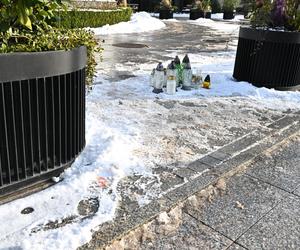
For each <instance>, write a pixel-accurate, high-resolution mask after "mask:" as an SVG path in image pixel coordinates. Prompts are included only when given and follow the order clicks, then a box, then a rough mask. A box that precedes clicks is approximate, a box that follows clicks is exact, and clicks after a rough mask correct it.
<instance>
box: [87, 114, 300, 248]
mask: <svg viewBox="0 0 300 250" xmlns="http://www.w3.org/2000/svg"><path fill="white" fill-rule="evenodd" d="M268 127H269V128H271V130H270V131H264V130H263V131H261V130H256V131H253V132H252V133H250V134H248V135H246V136H243V137H242V138H241V139H239V140H237V141H235V142H233V143H231V144H228V145H226V146H224V147H222V148H220V149H219V150H217V151H216V152H213V153H211V154H209V155H207V156H205V157H203V158H201V159H199V160H197V161H195V162H193V163H191V164H190V165H189V166H188V167H187V168H183V169H180V171H178V170H176V169H175V170H173V171H171V173H172V174H173V175H176V177H177V178H183V177H185V178H187V180H188V181H187V182H185V183H181V184H178V183H172V176H169V177H168V178H167V179H166V180H165V183H164V184H166V185H167V186H168V188H169V189H168V191H167V192H165V193H163V194H162V196H160V198H158V199H155V200H154V201H152V202H150V203H149V204H148V205H146V206H145V207H143V208H141V207H139V206H138V205H137V204H134V200H131V199H130V198H129V197H126V199H125V200H124V202H123V203H122V205H121V206H120V208H119V210H118V215H117V217H116V219H115V220H114V221H113V222H109V223H106V224H104V225H103V226H101V227H100V229H99V231H97V232H95V234H94V236H93V240H92V241H91V242H90V243H89V244H87V245H85V246H84V247H82V248H81V249H95V248H104V247H107V249H227V248H229V249H243V248H246V249H297V248H299V246H300V242H299V237H300V230H299V222H300V221H299V218H300V217H299V212H300V209H299V203H300V197H299V187H300V171H299V168H300V158H299V156H300V134H299V128H300V115H299V114H295V115H293V114H290V115H287V116H285V117H283V118H281V119H279V120H277V121H275V122H274V123H272V124H270V125H269V126H268ZM204 170H206V171H204ZM197 173H198V174H197ZM199 174H200V175H199ZM131 184H133V183H131ZM130 188H133V186H130Z"/></svg>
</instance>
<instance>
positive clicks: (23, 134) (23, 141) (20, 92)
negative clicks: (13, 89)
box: [19, 82, 27, 178]
mask: <svg viewBox="0 0 300 250" xmlns="http://www.w3.org/2000/svg"><path fill="white" fill-rule="evenodd" d="M19 94H20V112H21V134H22V136H21V137H22V151H23V152H22V153H23V154H22V156H23V164H24V165H23V166H22V169H23V171H24V178H26V176H27V173H26V151H25V150H26V145H25V131H24V126H25V123H24V105H23V96H22V94H23V93H22V82H20V84H19Z"/></svg>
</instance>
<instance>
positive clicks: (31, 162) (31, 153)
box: [27, 80, 34, 175]
mask: <svg viewBox="0 0 300 250" xmlns="http://www.w3.org/2000/svg"><path fill="white" fill-rule="evenodd" d="M27 86H28V113H29V132H30V149H29V150H30V156H31V161H30V163H29V166H30V170H31V174H32V175H34V151H33V129H32V103H31V100H32V99H31V84H30V81H29V80H27Z"/></svg>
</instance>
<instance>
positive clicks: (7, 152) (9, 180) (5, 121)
mask: <svg viewBox="0 0 300 250" xmlns="http://www.w3.org/2000/svg"><path fill="white" fill-rule="evenodd" d="M1 88H2V102H3V103H2V110H3V118H4V131H5V132H4V133H5V141H6V143H5V145H6V147H5V148H6V157H7V176H6V177H7V182H8V183H11V173H10V168H11V165H10V163H11V162H10V157H9V146H8V131H7V118H6V108H5V107H6V105H5V95H4V84H1Z"/></svg>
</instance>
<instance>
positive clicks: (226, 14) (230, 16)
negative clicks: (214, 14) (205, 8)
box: [223, 12, 234, 20]
mask: <svg viewBox="0 0 300 250" xmlns="http://www.w3.org/2000/svg"><path fill="white" fill-rule="evenodd" d="M233 18H234V13H233V12H224V13H223V19H224V20H231V19H233Z"/></svg>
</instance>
